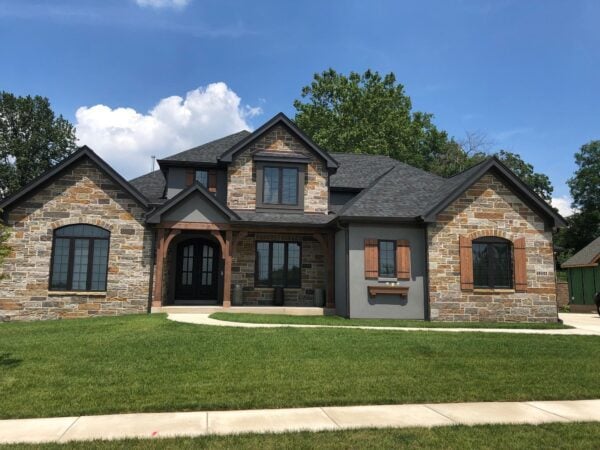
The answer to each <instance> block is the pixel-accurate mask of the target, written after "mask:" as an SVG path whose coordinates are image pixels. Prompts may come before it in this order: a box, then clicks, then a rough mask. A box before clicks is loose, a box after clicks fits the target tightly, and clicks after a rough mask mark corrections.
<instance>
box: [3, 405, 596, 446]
mask: <svg viewBox="0 0 600 450" xmlns="http://www.w3.org/2000/svg"><path fill="white" fill-rule="evenodd" d="M581 421H588V422H589V421H600V400H575V401H544V402H489V403H436V404H421V405H377V406H343V407H323V408H296V409H265V410H247V411H209V412H182V413H151V414H116V415H107V416H82V417H57V418H49V419H17V420H2V421H0V444H3V443H17V442H21V443H27V442H29V443H40V442H67V441H75V440H92V439H126V438H164V437H173V436H204V435H208V434H238V433H281V432H286V431H300V430H308V431H320V430H342V429H349V428H370V427H375V428H384V427H394V428H402V427H437V426H446V425H459V424H461V425H478V424H541V423H549V422H581Z"/></svg>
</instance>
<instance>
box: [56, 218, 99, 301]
mask: <svg viewBox="0 0 600 450" xmlns="http://www.w3.org/2000/svg"><path fill="white" fill-rule="evenodd" d="M109 239H110V232H109V231H107V230H105V229H103V228H100V227H97V226H94V225H86V224H78V225H67V226H65V227H62V228H58V229H56V230H55V231H54V239H53V243H52V262H51V271H50V289H51V290H59V291H105V290H106V275H107V272H108V270H107V269H108V247H109Z"/></svg>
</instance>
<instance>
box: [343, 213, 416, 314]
mask: <svg viewBox="0 0 600 450" xmlns="http://www.w3.org/2000/svg"><path fill="white" fill-rule="evenodd" d="M349 233H350V234H349V248H350V251H349V257H350V260H349V280H350V283H349V286H350V289H349V303H350V317H352V318H379V319H425V292H424V289H425V285H424V283H425V263H426V259H425V252H426V249H425V236H424V231H423V228H420V227H416V226H401V225H371V224H364V225H363V224H350V225H349ZM365 239H391V240H398V239H406V240H408V241H409V242H410V248H411V279H410V280H409V281H398V284H399V285H400V286H408V288H409V291H408V295H407V296H406V297H401V296H395V295H377V296H376V297H375V298H369V295H368V292H367V287H368V286H376V285H380V284H383V285H385V283H386V281H387V280H386V281H383V280H367V279H365V267H364V243H365ZM336 243H337V242H336Z"/></svg>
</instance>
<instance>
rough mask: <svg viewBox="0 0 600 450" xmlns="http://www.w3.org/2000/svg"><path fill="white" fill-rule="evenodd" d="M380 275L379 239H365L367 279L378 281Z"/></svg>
mask: <svg viewBox="0 0 600 450" xmlns="http://www.w3.org/2000/svg"><path fill="white" fill-rule="evenodd" d="M378 275H379V247H378V245H377V239H365V278H367V279H377V277H378Z"/></svg>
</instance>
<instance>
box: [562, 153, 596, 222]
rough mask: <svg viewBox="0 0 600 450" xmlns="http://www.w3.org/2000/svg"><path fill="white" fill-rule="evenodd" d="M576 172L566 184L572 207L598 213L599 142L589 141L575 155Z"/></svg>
mask: <svg viewBox="0 0 600 450" xmlns="http://www.w3.org/2000/svg"><path fill="white" fill-rule="evenodd" d="M575 163H576V164H577V170H576V171H575V175H574V176H573V178H571V179H570V180H569V181H568V182H567V183H568V184H569V188H570V189H571V196H572V197H573V206H574V207H575V208H577V209H579V210H580V211H582V212H583V211H600V141H591V142H588V143H587V144H585V145H582V146H581V149H580V150H579V152H577V153H575Z"/></svg>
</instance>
